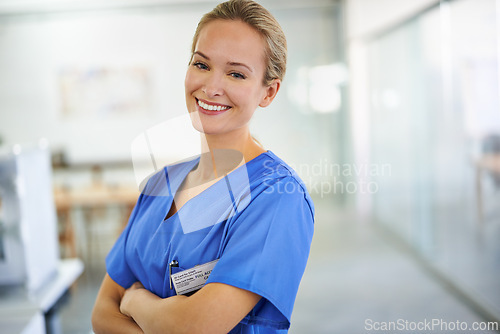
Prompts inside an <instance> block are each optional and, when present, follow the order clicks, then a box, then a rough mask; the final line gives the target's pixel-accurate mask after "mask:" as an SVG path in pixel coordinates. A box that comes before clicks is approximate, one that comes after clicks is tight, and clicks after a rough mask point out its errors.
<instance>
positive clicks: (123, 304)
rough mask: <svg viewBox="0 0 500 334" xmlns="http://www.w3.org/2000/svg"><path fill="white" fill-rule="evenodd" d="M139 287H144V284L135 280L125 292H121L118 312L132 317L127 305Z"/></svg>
mask: <svg viewBox="0 0 500 334" xmlns="http://www.w3.org/2000/svg"><path fill="white" fill-rule="evenodd" d="M139 289H144V286H143V285H142V284H141V282H135V283H134V284H132V285H131V286H130V287H129V288H128V289H127V290H125V293H124V294H123V297H122V300H121V302H120V312H121V313H123V314H124V315H126V316H128V317H132V316H131V315H130V307H129V306H130V305H131V303H132V302H131V300H132V298H133V296H134V292H136V291H137V290H139Z"/></svg>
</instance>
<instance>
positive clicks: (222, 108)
mask: <svg viewBox="0 0 500 334" xmlns="http://www.w3.org/2000/svg"><path fill="white" fill-rule="evenodd" d="M196 104H197V105H198V106H199V107H200V108H202V109H203V110H205V111H212V112H214V111H215V112H223V111H226V110H229V109H231V107H229V106H224V105H220V104H217V105H216V104H209V103H205V102H203V101H201V100H199V99H196Z"/></svg>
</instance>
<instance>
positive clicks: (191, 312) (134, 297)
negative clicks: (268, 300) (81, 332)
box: [92, 274, 261, 334]
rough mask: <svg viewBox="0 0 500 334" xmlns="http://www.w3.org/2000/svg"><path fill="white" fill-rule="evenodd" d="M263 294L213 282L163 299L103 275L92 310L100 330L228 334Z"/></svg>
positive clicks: (97, 328) (94, 320)
mask: <svg viewBox="0 0 500 334" xmlns="http://www.w3.org/2000/svg"><path fill="white" fill-rule="evenodd" d="M260 298H261V297H260V296H259V295H257V294H255V293H252V292H250V291H247V290H243V289H240V288H236V287H233V286H230V285H227V284H222V283H210V284H207V285H205V286H204V287H203V288H202V289H201V290H199V291H198V292H196V293H195V294H194V295H191V296H190V297H186V296H174V297H170V298H165V299H162V298H160V297H158V296H156V295H155V294H153V293H151V292H149V291H148V290H146V289H144V288H143V286H142V285H141V284H140V283H138V282H137V283H134V284H133V285H132V286H131V287H130V288H129V289H127V290H125V289H124V288H123V287H121V286H120V285H118V284H117V283H116V282H114V281H113V280H112V279H111V277H109V275H108V274H106V276H105V277H104V281H103V283H102V285H101V289H100V290H99V293H98V295H97V299H96V303H95V306H94V310H93V312H92V326H93V329H94V332H95V333H96V334H100V333H214V334H215V333H227V332H229V331H230V330H231V329H232V328H233V327H234V326H236V325H237V324H238V323H239V322H240V321H241V319H243V317H245V315H247V314H248V312H250V310H251V309H252V308H253V307H254V306H255V305H256V304H257V302H258V301H259V299H260Z"/></svg>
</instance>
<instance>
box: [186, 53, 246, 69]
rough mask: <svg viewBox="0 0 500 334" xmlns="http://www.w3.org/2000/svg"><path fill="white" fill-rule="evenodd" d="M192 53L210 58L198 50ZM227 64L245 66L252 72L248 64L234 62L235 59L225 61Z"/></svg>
mask: <svg viewBox="0 0 500 334" xmlns="http://www.w3.org/2000/svg"><path fill="white" fill-rule="evenodd" d="M193 55H199V56H200V57H202V58H205V59H206V60H210V58H209V57H208V56H207V55H205V54H203V53H202V52H200V51H195V52H194V53H193ZM227 64H228V65H231V66H242V67H245V68H247V69H248V70H249V71H250V72H252V73H253V69H252V68H250V66H248V65H246V64H243V63H239V62H235V61H229V62H227Z"/></svg>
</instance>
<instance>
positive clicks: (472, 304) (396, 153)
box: [0, 0, 500, 333]
mask: <svg viewBox="0 0 500 334" xmlns="http://www.w3.org/2000/svg"><path fill="white" fill-rule="evenodd" d="M259 2H260V3H262V4H263V5H264V6H266V7H267V8H268V9H269V10H270V11H271V12H272V13H273V14H274V15H275V16H276V18H277V19H278V21H279V22H280V23H281V25H282V27H283V29H284V31H285V33H286V35H287V39H288V44H289V63H288V69H287V74H286V78H285V81H284V84H283V86H282V89H281V91H280V93H279V94H278V96H277V98H276V100H275V101H274V102H273V104H272V105H271V106H270V107H268V108H266V109H261V110H258V112H257V113H256V114H255V117H254V119H253V121H252V129H253V133H254V134H255V137H256V138H257V139H258V140H259V141H260V142H261V143H263V145H264V146H265V147H266V148H267V149H270V150H272V151H273V152H274V153H276V154H277V155H278V156H280V157H281V158H283V159H284V160H285V161H287V162H288V163H289V164H290V165H291V166H292V167H294V168H295V169H296V171H297V172H298V173H299V175H300V176H301V177H302V179H303V180H304V182H305V183H306V185H307V187H308V189H309V192H310V193H311V195H312V197H313V200H314V202H315V206H316V223H315V229H316V230H315V237H314V240H313V245H312V250H311V255H310V260H309V263H308V267H307V269H306V273H305V275H304V278H303V281H302V284H301V287H300V290H299V294H298V296H297V300H296V305H295V310H294V314H293V318H292V326H291V329H290V333H366V332H377V331H378V332H405V331H408V332H422V333H441V332H459V330H461V331H462V332H466V331H467V330H466V329H467V328H468V329H473V331H472V332H475V333H493V332H498V330H499V328H498V321H499V320H500V283H499V282H500V243H499V241H500V191H499V190H500V85H499V79H500V67H499V60H500V1H499V0H441V1H439V0H405V1H398V0H338V1H337V0H289V1H285V0H282V1H281V0H274V1H272V0H268V1H264V0H262V1H259ZM216 3H217V2H216V1H208V0H189V1H180V0H105V1H102V0H101V1H94V0H88V1H81V0H73V1H70V0H22V1H21V0H0V144H1V146H2V148H1V150H0V271H1V272H2V274H0V285H2V288H1V289H0V298H1V299H0V328H4V329H5V328H7V329H6V332H5V333H44V332H48V333H90V332H91V324H90V313H91V310H92V306H93V303H94V300H95V297H96V294H97V290H98V288H99V285H100V282H101V280H102V278H103V276H104V273H105V266H104V258H105V255H106V254H107V252H108V251H109V249H110V247H111V246H112V245H113V243H114V241H115V240H116V238H117V236H118V235H119V233H120V231H121V229H122V228H123V226H124V224H126V222H127V219H128V215H129V214H130V211H131V209H132V208H133V206H134V204H135V200H136V198H137V196H138V186H137V182H136V179H135V175H134V169H133V162H132V158H131V145H132V142H133V141H134V139H135V138H137V137H138V136H139V135H140V134H141V133H144V131H147V130H148V129H151V128H152V127H154V126H155V125H157V124H160V123H162V122H165V121H167V120H170V119H173V118H175V117H178V116H182V115H185V113H186V110H185V102H184V85H183V82H184V75H185V71H186V68H187V63H188V60H189V56H190V44H191V40H192V35H193V33H194V30H195V28H196V25H197V22H198V20H199V19H200V18H201V16H202V15H203V13H205V12H207V11H209V10H211V9H212V8H213V7H214V6H215V5H216ZM166 145H172V146H176V147H177V146H178V143H166ZM166 149H168V147H166ZM174 149H175V148H174V147H173V148H172V150H174ZM35 267H40V268H38V269H37V270H33V269H32V268H35ZM19 285H21V287H19ZM13 287H14V288H13ZM16 287H17V288H16ZM20 300H21V301H20ZM391 322H392V325H393V327H387V328H386V327H384V326H385V325H390V323H391ZM426 322H432V324H433V326H432V327H430V326H429V325H427V326H426V327H422V326H423V325H424V324H425V323H426ZM395 324H398V325H401V326H400V327H397V328H396V327H394V326H395ZM473 326H474V327H473ZM0 331H2V330H1V329H0ZM2 333H3V331H2Z"/></svg>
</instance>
